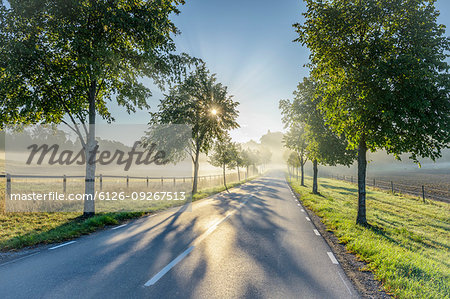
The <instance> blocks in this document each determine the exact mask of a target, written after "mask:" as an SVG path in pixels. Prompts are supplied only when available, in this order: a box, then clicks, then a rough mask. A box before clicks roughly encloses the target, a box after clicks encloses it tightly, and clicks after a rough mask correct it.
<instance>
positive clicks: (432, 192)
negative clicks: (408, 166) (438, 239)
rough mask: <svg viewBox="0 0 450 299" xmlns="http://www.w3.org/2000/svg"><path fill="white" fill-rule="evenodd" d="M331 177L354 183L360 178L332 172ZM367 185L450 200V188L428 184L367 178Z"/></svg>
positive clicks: (421, 196)
mask: <svg viewBox="0 0 450 299" xmlns="http://www.w3.org/2000/svg"><path fill="white" fill-rule="evenodd" d="M329 177H331V178H332V179H337V180H342V181H346V182H350V183H353V184H357V183H358V179H357V178H356V177H354V176H349V175H337V174H330V175H329ZM366 186H370V187H375V188H379V189H382V190H388V191H390V192H392V193H403V194H409V195H413V196H417V197H419V198H421V199H423V200H425V199H431V200H438V201H443V202H450V190H442V189H437V188H434V187H431V186H429V185H427V184H417V185H410V184H404V183H399V182H395V181H393V180H383V179H379V178H367V179H366Z"/></svg>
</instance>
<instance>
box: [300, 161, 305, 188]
mask: <svg viewBox="0 0 450 299" xmlns="http://www.w3.org/2000/svg"><path fill="white" fill-rule="evenodd" d="M304 166H305V163H303V155H302V157H301V158H300V172H301V175H302V178H301V185H302V186H305V172H304Z"/></svg>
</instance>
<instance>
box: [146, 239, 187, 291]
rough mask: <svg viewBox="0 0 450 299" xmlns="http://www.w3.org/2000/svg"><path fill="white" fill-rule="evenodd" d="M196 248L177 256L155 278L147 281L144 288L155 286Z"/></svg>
mask: <svg viewBox="0 0 450 299" xmlns="http://www.w3.org/2000/svg"><path fill="white" fill-rule="evenodd" d="M193 249H194V246H191V247H189V248H188V249H186V250H185V251H184V252H183V253H182V254H180V255H179V256H177V257H176V258H175V259H174V260H173V261H171V262H170V263H169V264H168V265H167V266H165V267H164V268H163V269H162V270H161V271H159V272H158V273H157V274H156V275H155V276H153V277H152V278H151V279H150V280H149V281H147V282H146V283H145V284H144V286H146V287H149V286H152V285H154V284H155V283H156V282H157V281H158V280H159V279H160V278H161V277H163V276H164V275H165V274H166V273H167V272H169V271H170V269H172V268H173V267H174V266H175V265H176V264H178V263H179V262H180V261H181V260H182V259H184V258H185V257H186V256H187V255H188V254H189V253H190V252H191V251H192V250H193Z"/></svg>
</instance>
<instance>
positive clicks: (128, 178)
mask: <svg viewBox="0 0 450 299" xmlns="http://www.w3.org/2000/svg"><path fill="white" fill-rule="evenodd" d="M129 183H130V177H129V176H127V188H128V185H129Z"/></svg>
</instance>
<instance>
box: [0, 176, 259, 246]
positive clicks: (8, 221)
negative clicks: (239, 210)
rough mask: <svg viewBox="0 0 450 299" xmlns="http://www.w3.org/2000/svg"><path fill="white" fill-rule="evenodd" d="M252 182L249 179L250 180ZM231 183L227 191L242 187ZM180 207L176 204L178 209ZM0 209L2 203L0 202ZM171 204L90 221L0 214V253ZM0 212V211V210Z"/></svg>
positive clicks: (1, 191)
mask: <svg viewBox="0 0 450 299" xmlns="http://www.w3.org/2000/svg"><path fill="white" fill-rule="evenodd" d="M252 179H254V178H250V179H249V180H252ZM249 180H246V181H241V182H240V183H237V182H236V183H232V184H229V185H228V188H232V187H235V186H238V185H241V184H243V183H245V182H247V181H249ZM3 184H4V182H3ZM224 190H225V188H224V187H223V186H222V187H214V188H209V189H202V190H200V191H199V192H198V193H197V194H196V195H195V196H194V198H193V201H196V200H199V199H202V198H205V197H208V196H210V195H213V194H216V193H219V192H222V191H224ZM4 197H5V196H4V186H3V188H2V186H1V183H0V198H1V199H3V201H4ZM180 204H183V202H179V204H178V205H180ZM0 205H2V201H1V200H0ZM173 206H174V205H173V204H170V205H169V204H164V203H161V204H159V205H157V206H155V207H152V208H151V210H148V211H147V212H119V213H100V214H97V215H95V216H93V217H91V218H88V219H86V218H83V217H82V213H76V212H72V213H63V212H58V213H1V212H0V251H10V250H17V249H20V248H23V247H27V246H34V245H38V244H48V243H55V242H62V241H66V240H70V239H73V238H75V237H79V236H81V235H85V234H89V233H92V232H94V231H96V230H98V229H101V228H103V227H105V226H106V225H116V224H119V223H120V222H122V221H125V220H128V219H133V218H138V217H142V216H144V215H147V214H150V213H154V212H156V211H161V210H164V209H167V208H169V207H173ZM0 211H1V209H0Z"/></svg>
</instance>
